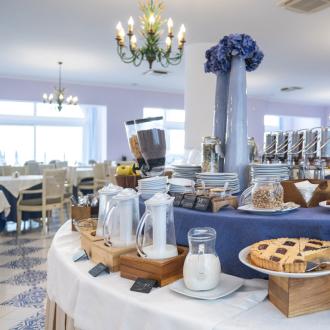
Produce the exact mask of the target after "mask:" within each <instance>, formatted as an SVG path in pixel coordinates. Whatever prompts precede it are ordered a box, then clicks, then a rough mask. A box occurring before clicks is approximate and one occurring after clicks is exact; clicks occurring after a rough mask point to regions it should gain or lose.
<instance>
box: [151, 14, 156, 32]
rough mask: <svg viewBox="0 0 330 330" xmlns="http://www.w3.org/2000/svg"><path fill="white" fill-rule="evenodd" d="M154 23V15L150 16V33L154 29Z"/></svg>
mask: <svg viewBox="0 0 330 330" xmlns="http://www.w3.org/2000/svg"><path fill="white" fill-rule="evenodd" d="M155 22H156V18H155V15H154V14H151V15H150V16H149V27H150V31H152V30H153V27H154V24H155Z"/></svg>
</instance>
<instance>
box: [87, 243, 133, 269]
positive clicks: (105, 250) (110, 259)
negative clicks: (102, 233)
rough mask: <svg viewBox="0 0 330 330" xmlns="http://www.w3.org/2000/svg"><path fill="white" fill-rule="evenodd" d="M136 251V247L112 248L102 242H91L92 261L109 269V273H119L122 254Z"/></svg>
mask: <svg viewBox="0 0 330 330" xmlns="http://www.w3.org/2000/svg"><path fill="white" fill-rule="evenodd" d="M133 251H136V247H135V246H134V247H126V248H114V247H110V246H108V245H106V244H105V242H104V240H102V241H94V242H92V253H91V254H92V258H91V259H92V261H93V262H95V263H96V264H98V263H100V262H101V263H103V264H104V265H106V266H108V267H110V271H112V272H118V271H119V268H120V267H119V258H120V256H121V255H122V254H126V253H129V252H133Z"/></svg>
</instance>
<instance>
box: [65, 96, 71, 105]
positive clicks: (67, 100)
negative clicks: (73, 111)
mask: <svg viewBox="0 0 330 330" xmlns="http://www.w3.org/2000/svg"><path fill="white" fill-rule="evenodd" d="M66 103H68V104H71V103H72V95H70V96H68V97H67V99H66Z"/></svg>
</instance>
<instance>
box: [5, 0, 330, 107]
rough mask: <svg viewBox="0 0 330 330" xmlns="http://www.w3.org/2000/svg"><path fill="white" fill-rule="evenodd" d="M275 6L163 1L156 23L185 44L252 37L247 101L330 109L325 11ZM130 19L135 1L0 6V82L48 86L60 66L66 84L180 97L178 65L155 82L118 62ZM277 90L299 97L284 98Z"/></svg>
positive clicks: (34, 1) (265, 0)
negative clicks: (120, 33)
mask: <svg viewBox="0 0 330 330" xmlns="http://www.w3.org/2000/svg"><path fill="white" fill-rule="evenodd" d="M311 1H313V0H311ZM277 2H278V0H248V1H247V0H203V1H201V0H180V1H178V0H165V4H166V10H165V12H164V15H163V16H164V18H165V17H169V16H171V17H172V18H173V20H174V23H176V25H175V27H176V28H178V27H179V24H181V23H184V24H185V25H186V28H187V39H188V43H201V42H205V43H209V42H211V43H216V42H217V41H218V40H219V39H220V37H222V36H223V35H225V34H228V33H233V32H244V33H248V34H250V35H251V36H253V38H254V39H256V40H257V42H258V44H259V46H260V47H261V49H262V50H263V51H264V53H265V58H264V61H263V63H262V65H261V66H260V68H258V70H257V71H255V72H253V73H249V74H248V93H249V95H252V96H255V97H261V98H266V99H279V100H285V101H299V102H304V103H317V104H324V105H330V60H329V59H330V9H326V10H324V11H321V12H319V13H314V14H310V15H306V14H298V13H293V12H289V11H286V10H284V9H282V8H279V7H278V6H277V5H276V4H277ZM130 15H133V17H135V21H137V17H138V15H139V10H138V0H120V1H118V0H116V1H115V0H83V1H82V0H56V1H54V0H29V1H22V0H10V1H9V0H7V1H6V0H0V40H1V45H0V76H2V77H12V78H21V79H35V80H54V79H57V66H56V62H57V61H58V60H63V62H64V68H63V69H64V73H63V74H64V80H65V81H66V82H74V83H82V84H93V85H102V86H104V85H116V86H126V87H127V86H129V87H131V88H143V89H157V90H164V91H175V92H183V90H184V63H182V64H181V65H179V66H173V67H171V68H170V74H169V75H167V76H165V77H155V76H151V75H149V76H145V75H142V73H143V72H144V71H146V69H147V67H146V66H143V67H139V68H134V67H133V66H132V65H128V64H124V63H122V62H121V61H120V60H119V58H118V56H117V54H116V46H115V40H114V33H115V26H116V24H117V22H118V20H121V21H122V23H125V24H126V21H127V19H128V17H129V16H130ZM124 26H125V25H124ZM283 86H302V87H303V88H304V89H303V90H301V91H296V92H292V93H283V92H280V91H279V89H280V88H281V87H283Z"/></svg>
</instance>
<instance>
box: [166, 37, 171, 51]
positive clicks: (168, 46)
mask: <svg viewBox="0 0 330 330" xmlns="http://www.w3.org/2000/svg"><path fill="white" fill-rule="evenodd" d="M165 43H166V48H167V49H170V48H171V46H172V40H171V38H170V37H167V38H166V40H165Z"/></svg>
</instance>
